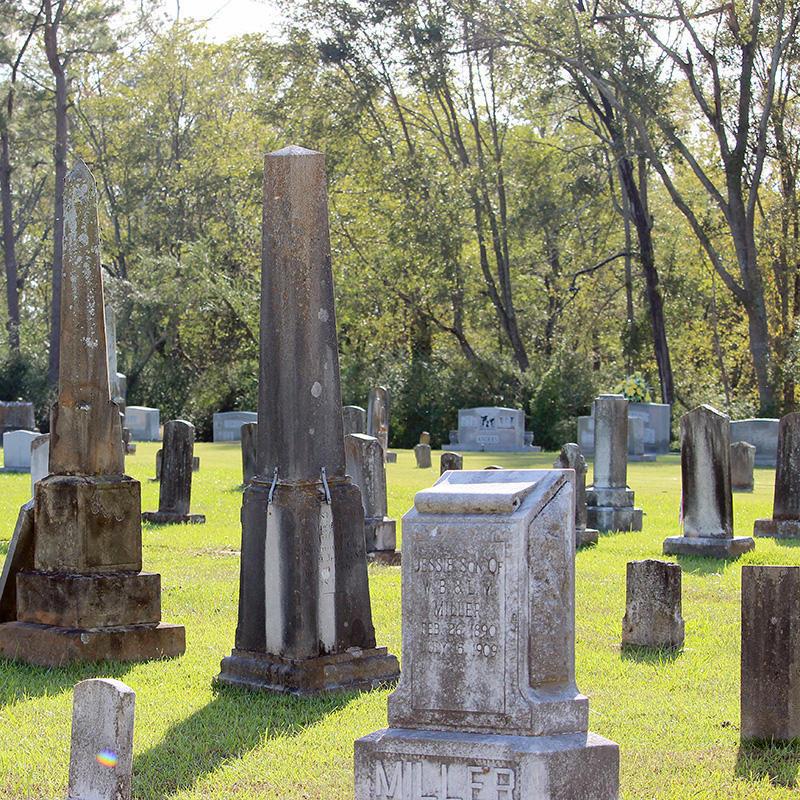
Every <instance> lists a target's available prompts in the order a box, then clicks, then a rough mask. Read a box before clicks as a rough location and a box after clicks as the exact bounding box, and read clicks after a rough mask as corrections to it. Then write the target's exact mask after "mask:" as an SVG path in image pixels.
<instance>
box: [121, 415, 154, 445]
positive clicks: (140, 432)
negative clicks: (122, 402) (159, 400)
mask: <svg viewBox="0 0 800 800" xmlns="http://www.w3.org/2000/svg"><path fill="white" fill-rule="evenodd" d="M160 426H161V413H160V412H159V410H158V409H157V408H148V407H147V406H126V407H125V427H126V428H128V429H129V430H130V432H131V439H133V440H135V441H138V442H157V441H159V439H160V438H161V436H160V433H159V428H160Z"/></svg>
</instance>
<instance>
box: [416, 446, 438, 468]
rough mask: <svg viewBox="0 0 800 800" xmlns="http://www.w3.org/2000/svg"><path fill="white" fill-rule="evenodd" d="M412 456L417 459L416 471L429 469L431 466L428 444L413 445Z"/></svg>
mask: <svg viewBox="0 0 800 800" xmlns="http://www.w3.org/2000/svg"><path fill="white" fill-rule="evenodd" d="M414 456H415V457H416V459H417V469H430V468H431V467H432V466H433V463H432V462H431V446H430V445H429V444H415V445H414Z"/></svg>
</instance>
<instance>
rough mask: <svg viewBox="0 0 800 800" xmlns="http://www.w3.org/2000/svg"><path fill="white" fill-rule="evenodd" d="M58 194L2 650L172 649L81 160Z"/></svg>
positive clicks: (177, 638)
mask: <svg viewBox="0 0 800 800" xmlns="http://www.w3.org/2000/svg"><path fill="white" fill-rule="evenodd" d="M64 203H65V211H64V220H65V223H64V260H63V295H62V303H61V347H60V354H59V355H60V358H59V365H60V366H59V378H58V401H57V402H56V404H55V405H54V406H53V408H52V410H51V418H50V431H51V436H50V465H49V472H50V474H49V475H48V476H47V477H46V478H43V479H42V480H40V481H39V482H38V483H37V484H36V487H35V496H34V532H33V549H34V565H33V566H34V568H33V569H32V570H23V571H20V572H18V573H17V576H16V593H17V594H16V613H15V620H14V621H12V622H5V623H3V624H0V657H4V658H11V659H17V660H20V661H25V662H28V663H32V664H40V665H47V666H61V665H63V664H65V663H68V662H89V661H103V660H106V661H137V660H145V659H151V658H162V657H164V656H172V655H179V654H181V653H183V651H184V649H185V632H184V629H183V627H182V626H178V625H166V624H163V623H161V622H160V619H161V578H160V576H159V575H157V574H155V573H151V572H143V571H142V529H141V516H140V514H141V502H140V492H141V488H140V485H139V482H138V481H136V480H134V479H133V478H131V477H129V476H128V475H125V474H124V456H123V452H122V426H121V417H120V412H119V407H118V406H117V404H116V403H114V402H113V401H112V400H111V396H110V392H109V379H108V359H107V353H106V342H105V322H104V304H103V285H102V280H101V274H100V235H99V229H98V218H97V194H96V187H95V183H94V179H93V178H92V175H91V173H90V172H89V170H88V169H87V168H86V165H85V164H84V163H83V162H82V161H81V162H79V163H78V165H77V166H76V167H75V168H74V169H73V170H72V171H71V172H70V173H69V175H68V176H67V178H66V183H65V201H64Z"/></svg>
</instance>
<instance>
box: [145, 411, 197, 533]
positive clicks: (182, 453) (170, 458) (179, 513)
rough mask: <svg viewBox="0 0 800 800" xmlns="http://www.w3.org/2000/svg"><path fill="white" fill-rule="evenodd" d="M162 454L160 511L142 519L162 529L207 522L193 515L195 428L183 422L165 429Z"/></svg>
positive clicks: (178, 421)
mask: <svg viewBox="0 0 800 800" xmlns="http://www.w3.org/2000/svg"><path fill="white" fill-rule="evenodd" d="M162 452H163V456H162V469H161V485H160V487H159V493H158V511H145V512H144V514H142V519H143V520H144V521H145V522H154V523H156V524H159V525H165V524H174V523H184V522H188V523H192V524H198V523H203V522H205V521H206V518H205V517H204V516H203V515H202V514H191V513H189V508H190V506H191V499H192V471H193V470H192V466H193V461H194V425H192V423H191V422H187V421H186V420H183V419H174V420H171V421H170V422H168V423H167V424H166V425H164V447H163V449H162Z"/></svg>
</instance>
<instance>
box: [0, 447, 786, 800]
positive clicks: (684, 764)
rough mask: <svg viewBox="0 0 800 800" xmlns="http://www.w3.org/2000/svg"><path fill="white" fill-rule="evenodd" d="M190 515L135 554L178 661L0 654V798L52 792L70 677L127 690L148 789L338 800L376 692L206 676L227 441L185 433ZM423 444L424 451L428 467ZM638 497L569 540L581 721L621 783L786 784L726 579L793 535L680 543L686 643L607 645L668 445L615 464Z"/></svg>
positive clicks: (472, 459)
mask: <svg viewBox="0 0 800 800" xmlns="http://www.w3.org/2000/svg"><path fill="white" fill-rule="evenodd" d="M157 447H158V445H156V444H139V445H138V452H137V454H136V455H135V456H133V457H129V458H128V472H129V473H130V474H131V475H133V476H134V477H136V478H138V479H139V480H141V481H142V506H143V510H149V509H155V508H157V506H158V484H157V483H155V482H152V481H150V478H151V477H152V476H153V475H154V474H155V467H154V464H155V451H156V449H157ZM196 454H197V455H199V456H200V461H201V470H200V472H199V473H195V477H194V486H193V508H192V510H193V511H196V512H199V513H203V514H205V515H206V517H207V519H208V522H207V524H205V525H197V526H163V527H159V526H151V525H147V526H145V528H144V562H145V568H146V569H149V570H154V571H156V572H159V573H161V575H162V585H163V617H164V620H165V621H167V622H176V623H182V624H183V625H185V626H186V639H187V650H186V654H185V655H184V656H182V657H181V658H177V659H173V660H170V661H162V662H153V663H146V664H121V665H112V664H103V665H84V666H72V667H65V668H62V669H55V670H51V669H43V668H38V667H30V666H25V665H18V664H14V663H10V662H6V661H0V798H47V800H50V798H63V797H66V780H67V769H68V762H69V735H70V725H71V707H72V691H71V689H72V686H73V684H74V683H76V682H77V681H79V680H82V679H84V678H89V677H115V678H118V679H120V680H122V681H125V682H126V683H127V684H129V685H130V686H131V687H132V688H133V689H134V690H135V691H136V730H135V735H134V743H135V754H134V770H135V774H134V791H135V796H136V797H137V798H138V800H155V799H156V798H181V799H182V800H183V799H186V800H188V799H189V798H192V800H195V799H197V798H219V800H222V798H226V799H227V798H243V799H245V800H251V799H252V800H256V798H259V799H260V798H280V799H281V800H303V799H308V800H345V799H346V798H347V799H348V800H349V799H350V798H352V783H353V775H352V755H353V740H354V739H356V738H357V737H359V736H362V735H363V734H366V733H369V732H370V731H373V730H375V729H377V728H380V727H383V726H385V725H386V696H387V694H388V692H387V691H377V692H372V693H370V694H366V695H355V696H354V695H346V696H341V697H326V698H321V699H302V700H301V699H296V698H287V697H273V696H268V695H252V694H248V693H245V692H240V691H237V690H232V689H221V690H215V689H213V688H212V685H211V680H212V678H213V677H214V675H216V674H217V672H218V670H219V662H220V659H221V658H223V657H224V656H226V655H228V654H229V652H230V650H231V648H232V646H233V640H234V631H235V627H236V602H237V594H238V575H239V559H238V548H239V544H240V536H241V532H240V528H239V509H240V506H241V495H242V492H241V488H240V486H239V483H240V481H241V458H240V451H239V446H238V444H199V445H197V447H196ZM554 458H555V456H554V454H552V453H546V454H539V455H526V456H520V455H501V454H496V453H495V454H474V455H466V457H465V459H464V461H465V464H464V465H465V467H466V468H468V469H481V468H483V467H485V466H487V465H488V464H499V465H502V466H505V467H528V468H536V467H550V466H552V463H553V461H554ZM436 463H438V454H437V453H434V464H436ZM387 472H388V484H389V514H390V516H392V517H395V518H397V519H398V520H399V519H400V518H401V517H402V515H403V513H405V511H406V510H407V509H408V508H409V507H410V506H411V504H412V502H413V496H414V493H415V492H416V491H418V490H419V489H421V488H423V487H425V486H429V485H431V483H433V481H434V480H435V478H436V476H437V475H438V469H436V468H434V469H432V470H418V469H416V468H415V466H414V457H413V454H412V453H411V452H410V451H402V450H401V451H399V453H398V462H397V463H396V464H389V465H387ZM773 474H774V473H773V471H772V470H766V469H757V471H756V488H755V491H754V492H753V493H752V494H736V495H734V506H735V515H736V533H737V535H750V534H751V533H752V529H753V520H754V519H756V518H758V517H761V516H771V509H772V483H773ZM628 482H629V484H630V486H631V487H632V488H633V489H635V491H636V503H637V505H638V506H640V507H641V508H643V509H644V510H645V513H646V515H645V521H644V531H643V532H641V533H625V534H604V535H601V538H600V542H599V544H598V545H597V547H594V548H589V549H585V550H582V551H580V552H579V553H578V554H577V621H576V622H577V625H576V627H577V641H576V652H577V679H578V686H579V688H580V689H581V690H582V691H583V692H584V693H585V694H587V695H588V696H589V698H590V726H591V730H593V731H595V732H596V733H599V734H601V735H603V736H607V737H608V738H610V739H612V740H614V741H615V742H618V743H619V745H620V759H621V785H622V793H621V795H622V797H623V798H642V799H643V800H651V799H652V798H663V799H664V800H672V799H675V800H677V798H715V799H718V798H764V800H767V798H769V800H774V799H778V798H789V797H796V796H797V792H798V788H796V787H795V783H796V782H798V786H800V781H798V777H797V773H798V766H799V765H800V750H797V749H794V748H792V747H784V748H780V747H773V748H769V749H766V750H759V749H741V748H740V746H739V613H740V611H739V587H740V571H741V566H742V564H799V563H800V549H798V547H799V546H800V543H794V542H783V543H777V542H775V541H773V540H764V539H759V540H758V541H757V547H756V550H755V552H753V553H749V554H747V555H745V556H743V557H742V558H741V559H739V560H738V561H733V562H729V563H725V562H723V561H717V560H713V559H693V558H682V557H681V558H679V559H678V560H679V561H680V563H681V565H682V566H683V569H684V577H683V616H684V619H685V620H686V646H685V649H684V650H683V651H682V652H680V653H671V654H661V653H657V652H655V653H653V652H640V653H628V652H625V653H622V652H621V650H620V644H619V639H620V630H621V620H622V616H623V614H624V610H625V609H624V606H625V564H626V562H627V561H629V560H633V559H641V558H659V557H661V542H662V540H663V539H664V538H665V537H666V536H670V535H675V534H678V533H679V532H680V529H679V522H678V513H679V501H680V464H679V459H678V457H677V456H666V457H661V458H659V460H658V462H657V463H655V464H652V463H647V464H631V465H630V466H629V469H628ZM0 485H2V487H3V491H2V492H0V522H1V523H2V527H0V556H2V555H4V553H5V551H6V550H7V547H8V540H9V539H10V537H11V533H12V531H13V528H14V524H15V521H16V517H17V513H18V509H19V506H20V505H21V504H22V503H23V502H24V501H25V500H26V499H27V497H28V495H29V491H30V477H29V476H28V475H13V474H2V475H0ZM370 586H371V592H372V602H373V615H374V619H375V625H376V629H377V634H378V642H379V644H382V645H386V646H388V647H389V648H390V650H391V651H392V652H394V653H396V654H398V655H399V654H400V570H399V568H396V567H370Z"/></svg>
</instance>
